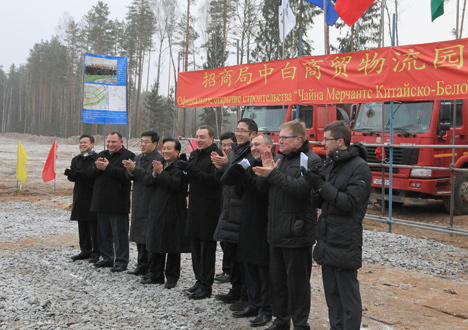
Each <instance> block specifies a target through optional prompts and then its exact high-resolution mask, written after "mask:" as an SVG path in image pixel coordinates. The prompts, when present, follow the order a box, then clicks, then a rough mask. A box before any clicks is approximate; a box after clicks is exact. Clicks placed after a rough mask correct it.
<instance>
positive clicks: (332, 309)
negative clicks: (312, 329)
mask: <svg viewBox="0 0 468 330" xmlns="http://www.w3.org/2000/svg"><path fill="white" fill-rule="evenodd" d="M323 136H324V138H323V144H324V145H325V148H326V150H327V159H326V160H325V176H323V175H322V174H321V172H319V171H316V170H315V169H309V171H306V170H305V169H303V173H304V177H305V178H306V180H307V182H309V184H310V186H311V187H312V189H313V191H314V192H315V193H316V194H317V195H318V196H319V197H320V198H321V199H322V206H321V209H322V213H321V215H320V218H319V221H318V230H317V245H316V246H315V248H314V259H315V261H317V263H318V264H320V265H322V281H323V287H324V291H325V298H326V301H327V306H328V317H329V322H330V328H331V329H349V330H358V329H360V326H361V319H362V304H361V295H360V293H359V281H358V279H357V270H358V269H359V268H361V265H362V220H363V218H364V215H365V214H366V210H367V202H368V200H369V196H370V191H371V180H372V174H371V171H370V168H369V166H368V165H367V162H366V160H367V151H366V149H365V148H364V146H363V145H362V144H361V143H359V142H356V143H354V144H353V145H350V142H351V129H350V128H349V126H348V125H347V124H346V123H345V122H344V121H341V120H338V121H335V122H333V123H330V124H328V125H327V126H325V128H324V134H323Z"/></svg>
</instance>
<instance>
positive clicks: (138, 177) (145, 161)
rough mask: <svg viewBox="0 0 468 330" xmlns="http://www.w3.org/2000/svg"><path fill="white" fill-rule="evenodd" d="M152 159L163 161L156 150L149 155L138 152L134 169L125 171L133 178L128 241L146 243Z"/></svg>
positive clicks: (129, 177)
mask: <svg viewBox="0 0 468 330" xmlns="http://www.w3.org/2000/svg"><path fill="white" fill-rule="evenodd" d="M153 160H159V161H160V162H163V163H164V157H163V156H162V155H161V153H160V152H159V151H157V150H154V151H153V152H151V153H150V154H149V155H145V154H139V155H138V156H136V157H135V162H136V164H135V169H134V170H133V173H132V175H130V174H129V173H128V171H127V172H126V175H127V177H128V179H130V180H133V191H132V221H131V227H130V241H132V242H135V243H139V244H146V227H147V224H148V218H149V203H150V200H151V194H152V191H153V189H152V188H151V186H148V184H147V183H148V181H151V180H152V173H153Z"/></svg>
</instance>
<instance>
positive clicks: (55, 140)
mask: <svg viewBox="0 0 468 330" xmlns="http://www.w3.org/2000/svg"><path fill="white" fill-rule="evenodd" d="M56 151H57V136H54V174H55V177H54V193H55V180H57V171H56V160H57V155H56V154H55V153H56Z"/></svg>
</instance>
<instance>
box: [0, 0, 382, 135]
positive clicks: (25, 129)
mask: <svg viewBox="0 0 468 330" xmlns="http://www.w3.org/2000/svg"><path fill="white" fill-rule="evenodd" d="M199 1H203V2H200V3H198V4H197V3H196V1H195V0H179V1H175V0H132V1H131V2H130V3H129V5H128V6H127V13H126V16H125V18H124V19H122V20H119V19H114V20H112V19H110V17H109V16H110V11H109V6H108V5H107V4H106V3H105V2H104V1H98V2H97V3H96V5H94V6H92V8H91V9H90V10H89V11H88V12H87V14H85V15H84V16H83V17H82V18H81V19H80V20H76V19H75V18H73V17H72V16H69V15H67V14H65V16H64V17H63V18H62V19H61V20H60V22H59V24H58V28H57V33H56V34H55V35H53V36H51V37H50V39H48V40H42V41H41V42H40V43H36V44H34V45H32V48H31V49H30V52H29V56H28V58H27V62H26V63H25V64H22V65H20V66H19V67H17V66H15V65H11V66H10V67H9V69H4V68H3V67H2V66H0V107H1V108H0V131H1V132H20V133H29V134H39V135H42V134H46V135H55V136H60V137H68V136H72V135H80V134H82V133H83V132H86V133H91V134H106V133H107V132H109V131H110V130H119V131H121V132H122V133H123V134H124V135H125V136H128V137H138V136H139V135H140V134H141V132H143V131H146V130H149V129H152V130H156V131H157V132H158V133H159V134H160V135H161V136H173V135H175V134H176V131H175V129H176V125H175V124H178V125H179V126H181V127H182V128H181V129H179V130H178V133H177V134H178V135H183V134H185V135H191V134H193V130H194V129H195V126H194V123H193V117H192V116H191V115H188V114H189V113H190V111H191V110H188V111H187V114H186V115H183V114H184V113H183V111H177V110H176V107H175V95H174V94H175V90H176V77H177V72H178V71H186V70H188V71H192V70H200V69H211V68H218V67H222V66H227V65H234V64H242V63H251V62H261V61H272V60H276V59H280V58H282V44H281V43H280V39H279V27H278V1H273V0H269V1H261V0H229V1H228V0H199ZM382 5H384V6H385V1H383V3H382V2H381V0H377V1H376V2H375V3H374V4H373V5H372V6H371V8H370V9H369V10H368V11H367V12H366V13H365V14H364V16H363V17H362V18H361V19H359V20H358V22H357V23H356V24H355V25H354V26H353V27H352V28H349V27H347V26H346V25H345V24H343V22H342V21H341V20H339V21H338V23H337V25H336V26H335V27H334V28H337V29H339V31H340V37H339V38H337V40H336V42H335V44H334V45H332V47H331V49H332V51H334V52H348V51H355V50H365V49H369V48H375V47H377V46H378V45H379V42H380V34H379V31H380V22H381V21H380V17H381V15H382V13H383V10H381V7H382ZM197 7H198V8H199V11H198V13H197V15H198V16H196V15H194V12H195V11H196V10H195V8H197ZM291 7H292V9H293V11H294V14H295V16H296V22H297V23H296V26H295V28H294V30H293V31H292V32H291V34H290V35H288V37H287V38H286V40H285V44H284V53H285V57H297V56H299V53H298V49H299V38H300V34H301V32H300V31H302V40H303V41H302V55H310V54H311V53H312V51H313V49H314V43H313V40H314V36H313V33H312V31H313V27H314V25H315V24H320V25H321V24H323V21H322V20H320V21H317V16H318V15H319V14H320V13H321V12H322V11H321V9H319V8H318V7H317V6H314V5H312V4H310V3H309V2H307V1H306V0H298V1H291ZM387 12H388V10H387ZM85 52H88V53H93V54H103V55H108V56H126V57H127V58H128V73H127V110H128V125H127V126H121V125H96V124H86V123H82V122H81V109H82V100H83V53H85ZM154 58H156V65H155V67H153V68H151V67H150V63H151V62H152V61H151V60H152V59H154ZM163 66H164V67H166V66H167V67H169V68H170V70H169V71H170V73H169V76H170V77H169V84H168V86H167V88H166V86H162V85H161V81H160V76H161V73H162V71H163ZM149 70H151V71H153V70H156V78H155V80H154V81H151V82H150V81H149V76H150V75H149V74H146V76H147V77H148V78H147V79H146V81H144V80H143V77H144V73H145V72H146V73H147V72H148V71H149ZM228 112H229V110H227V109H223V108H215V109H213V108H206V109H203V110H202V111H199V113H201V114H200V115H199V116H198V117H199V118H195V120H196V121H197V124H201V123H203V124H209V125H212V126H213V127H216V131H217V132H219V133H221V132H222V131H223V128H224V126H225V125H226V118H227V117H228ZM176 115H178V116H176ZM176 118H178V119H177V120H176Z"/></svg>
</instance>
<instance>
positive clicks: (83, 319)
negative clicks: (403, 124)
mask: <svg viewBox="0 0 468 330" xmlns="http://www.w3.org/2000/svg"><path fill="white" fill-rule="evenodd" d="M69 215H70V213H69V212H66V211H63V210H60V209H51V208H45V207H38V206H35V205H32V204H30V203H28V202H26V201H25V202H3V203H0V247H1V249H0V329H38V328H40V329H138V328H139V329H250V324H249V320H248V319H235V318H233V317H232V316H231V312H230V311H229V309H228V306H227V305H225V304H223V303H221V302H218V301H216V300H215V299H205V300H201V301H192V300H189V299H188V298H187V297H186V296H185V294H184V293H183V291H182V290H183V289H184V288H187V287H189V286H191V285H192V284H193V273H192V269H191V260H190V255H188V254H184V255H182V274H181V278H180V280H179V283H178V285H177V287H176V288H174V289H172V290H167V289H165V288H164V287H163V286H161V285H150V286H144V285H141V284H140V283H139V280H140V279H139V278H138V277H136V276H131V275H128V274H126V273H117V274H113V273H111V272H109V269H107V268H106V269H95V267H93V266H92V265H91V264H89V263H88V262H87V261H78V262H72V261H71V260H70V257H71V256H72V255H74V254H76V253H77V252H78V248H77V238H76V234H77V225H76V222H72V221H70V220H69ZM69 235H74V236H73V237H74V241H73V242H70V236H69ZM35 239H36V240H35ZM23 242H24V243H25V244H22V243H23ZM364 242H365V247H364V262H367V263H374V264H381V265H388V266H396V267H402V268H406V269H411V270H418V271H424V272H429V273H433V274H449V275H458V274H466V272H467V260H468V253H467V252H466V251H465V250H462V249H458V248H455V247H453V246H449V245H443V244H440V243H437V242H435V241H432V240H426V239H417V238H413V237H408V236H402V235H395V234H388V233H380V232H376V231H372V232H365V233H364ZM26 243H27V244H26ZM136 255H137V253H136V249H135V245H134V244H131V250H130V259H131V261H132V262H133V263H134V262H135V259H136ZM217 258H218V260H217V264H218V265H220V264H221V258H222V255H221V253H218V256H217ZM130 266H131V267H134V264H131V265H130ZM213 289H214V292H213V294H218V293H226V292H227V291H228V289H229V284H222V285H219V284H218V285H215V286H214V288H213ZM312 290H313V291H319V290H321V288H318V287H317V288H316V287H314V286H312ZM311 313H312V314H311V318H315V319H319V318H320V316H317V315H315V314H313V313H315V311H311ZM322 318H323V317H322ZM321 322H322V321H321ZM322 323H324V326H325V327H326V322H322Z"/></svg>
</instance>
